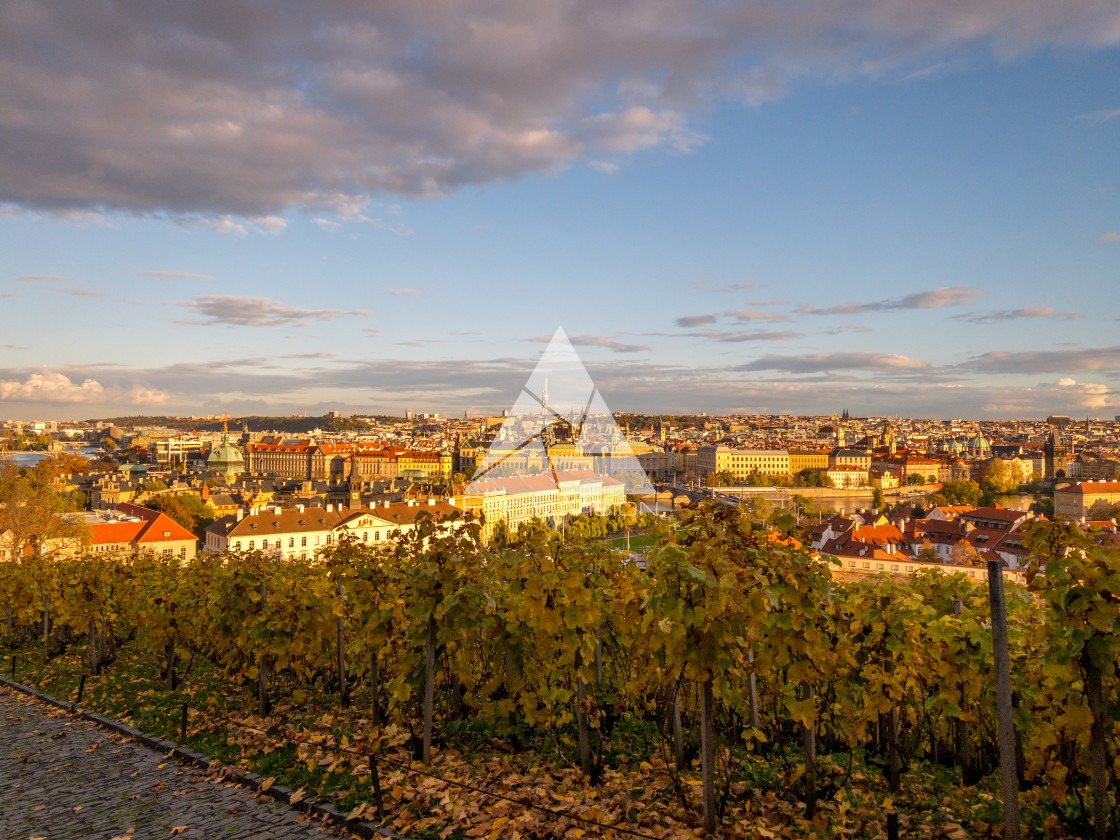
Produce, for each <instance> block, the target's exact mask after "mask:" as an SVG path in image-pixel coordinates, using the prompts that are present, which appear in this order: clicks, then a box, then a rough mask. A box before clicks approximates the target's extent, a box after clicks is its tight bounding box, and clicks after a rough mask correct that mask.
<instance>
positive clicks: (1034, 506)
mask: <svg viewBox="0 0 1120 840" xmlns="http://www.w3.org/2000/svg"><path fill="white" fill-rule="evenodd" d="M1030 511H1031V513H1037V514H1038V515H1039V516H1048V517H1052V516H1053V515H1054V497H1053V496H1043V497H1042V498H1041V499H1035V500H1034V501H1033V502H1031V507H1030Z"/></svg>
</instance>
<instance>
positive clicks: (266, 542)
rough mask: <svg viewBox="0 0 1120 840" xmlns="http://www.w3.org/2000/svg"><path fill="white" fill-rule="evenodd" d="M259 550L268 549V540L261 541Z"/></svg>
mask: <svg viewBox="0 0 1120 840" xmlns="http://www.w3.org/2000/svg"><path fill="white" fill-rule="evenodd" d="M261 548H268V540H261Z"/></svg>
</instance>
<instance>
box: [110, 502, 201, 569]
mask: <svg viewBox="0 0 1120 840" xmlns="http://www.w3.org/2000/svg"><path fill="white" fill-rule="evenodd" d="M116 510H117V511H118V512H119V513H120V514H122V516H123V517H126V518H124V519H122V520H120V521H113V522H93V523H91V524H90V526H89V527H90V541H89V550H90V551H92V552H94V553H104V552H113V553H116V552H128V553H130V554H145V553H151V554H156V555H159V556H160V557H164V558H166V559H171V558H178V559H180V560H191V559H192V558H193V557H194V555H195V551H196V549H197V548H198V540H197V539H195V536H194V534H192V533H191V532H190V531H188V530H187V529H186V528H184V527H183V526H182V525H180V524H179V523H178V522H176V521H175V520H173V519H171V517H169V516H167V515H165V514H162V513H159V512H158V511H154V510H149V509H148V508H145V507H140V506H139V505H133V504H119V505H117V506H116Z"/></svg>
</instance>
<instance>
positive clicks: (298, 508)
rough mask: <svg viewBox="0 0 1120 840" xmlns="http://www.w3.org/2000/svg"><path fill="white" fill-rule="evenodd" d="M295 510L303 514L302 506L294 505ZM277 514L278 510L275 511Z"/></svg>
mask: <svg viewBox="0 0 1120 840" xmlns="http://www.w3.org/2000/svg"><path fill="white" fill-rule="evenodd" d="M296 510H297V511H299V512H300V513H303V505H296ZM277 513H279V509H277Z"/></svg>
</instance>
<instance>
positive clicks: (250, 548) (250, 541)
mask: <svg viewBox="0 0 1120 840" xmlns="http://www.w3.org/2000/svg"><path fill="white" fill-rule="evenodd" d="M249 550H250V551H252V550H253V541H252V540H249Z"/></svg>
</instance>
